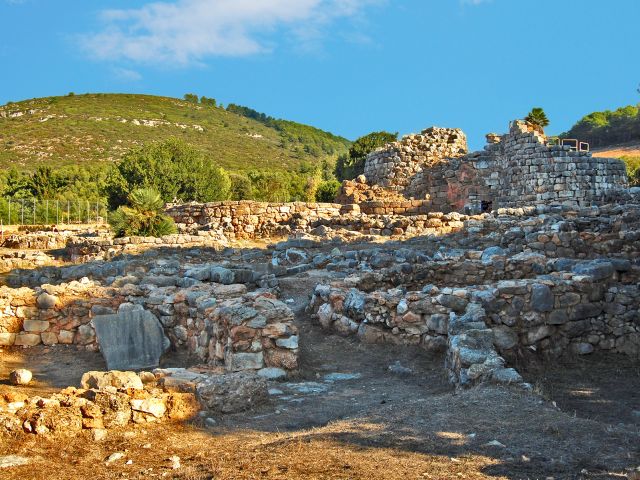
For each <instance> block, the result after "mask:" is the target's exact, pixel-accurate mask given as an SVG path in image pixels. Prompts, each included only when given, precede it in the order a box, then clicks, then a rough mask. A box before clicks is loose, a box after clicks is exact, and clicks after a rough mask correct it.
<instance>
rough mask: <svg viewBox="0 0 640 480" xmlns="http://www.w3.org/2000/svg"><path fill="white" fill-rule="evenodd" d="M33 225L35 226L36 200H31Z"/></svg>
mask: <svg viewBox="0 0 640 480" xmlns="http://www.w3.org/2000/svg"><path fill="white" fill-rule="evenodd" d="M33 224H34V225H36V199H35V198H34V199H33Z"/></svg>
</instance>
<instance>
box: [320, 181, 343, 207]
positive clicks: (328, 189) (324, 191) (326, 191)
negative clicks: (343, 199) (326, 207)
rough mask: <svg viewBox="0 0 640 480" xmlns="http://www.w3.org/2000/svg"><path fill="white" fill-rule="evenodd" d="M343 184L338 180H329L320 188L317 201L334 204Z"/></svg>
mask: <svg viewBox="0 0 640 480" xmlns="http://www.w3.org/2000/svg"><path fill="white" fill-rule="evenodd" d="M340 186H341V183H340V182H339V181H337V180H327V181H325V182H322V183H321V184H320V185H319V186H318V191H317V192H316V201H318V202H326V203H333V202H334V201H335V199H336V197H337V196H338V192H339V191H340Z"/></svg>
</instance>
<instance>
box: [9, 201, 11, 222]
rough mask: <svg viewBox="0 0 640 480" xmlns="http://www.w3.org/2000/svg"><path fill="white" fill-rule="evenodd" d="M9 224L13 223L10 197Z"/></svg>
mask: <svg viewBox="0 0 640 480" xmlns="http://www.w3.org/2000/svg"><path fill="white" fill-rule="evenodd" d="M9 225H11V199H9Z"/></svg>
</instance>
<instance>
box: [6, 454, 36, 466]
mask: <svg viewBox="0 0 640 480" xmlns="http://www.w3.org/2000/svg"><path fill="white" fill-rule="evenodd" d="M29 462H30V460H29V459H28V458H27V457H21V456H19V455H4V456H0V468H11V467H20V466H22V465H27V464H28V463H29Z"/></svg>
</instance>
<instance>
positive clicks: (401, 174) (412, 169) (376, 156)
mask: <svg viewBox="0 0 640 480" xmlns="http://www.w3.org/2000/svg"><path fill="white" fill-rule="evenodd" d="M466 153H467V138H466V136H465V135H464V133H462V130H460V129H453V128H438V127H431V128H428V129H426V130H423V131H422V133H420V134H416V135H408V136H406V137H404V138H402V140H400V141H398V142H393V143H390V144H388V145H386V146H385V147H384V148H382V149H379V150H376V151H375V152H373V153H371V154H370V155H369V156H368V157H367V160H366V163H365V167H364V175H365V177H366V178H367V182H368V183H370V184H372V185H380V186H382V187H384V188H386V189H389V190H395V191H399V192H402V191H404V190H405V189H406V188H407V187H408V186H409V183H410V181H411V178H412V177H413V176H415V175H416V174H417V173H418V172H421V171H422V170H423V169H425V168H430V167H433V166H434V165H437V164H438V163H440V162H442V161H443V160H445V159H448V158H456V157H460V156H462V155H464V154H466Z"/></svg>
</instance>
